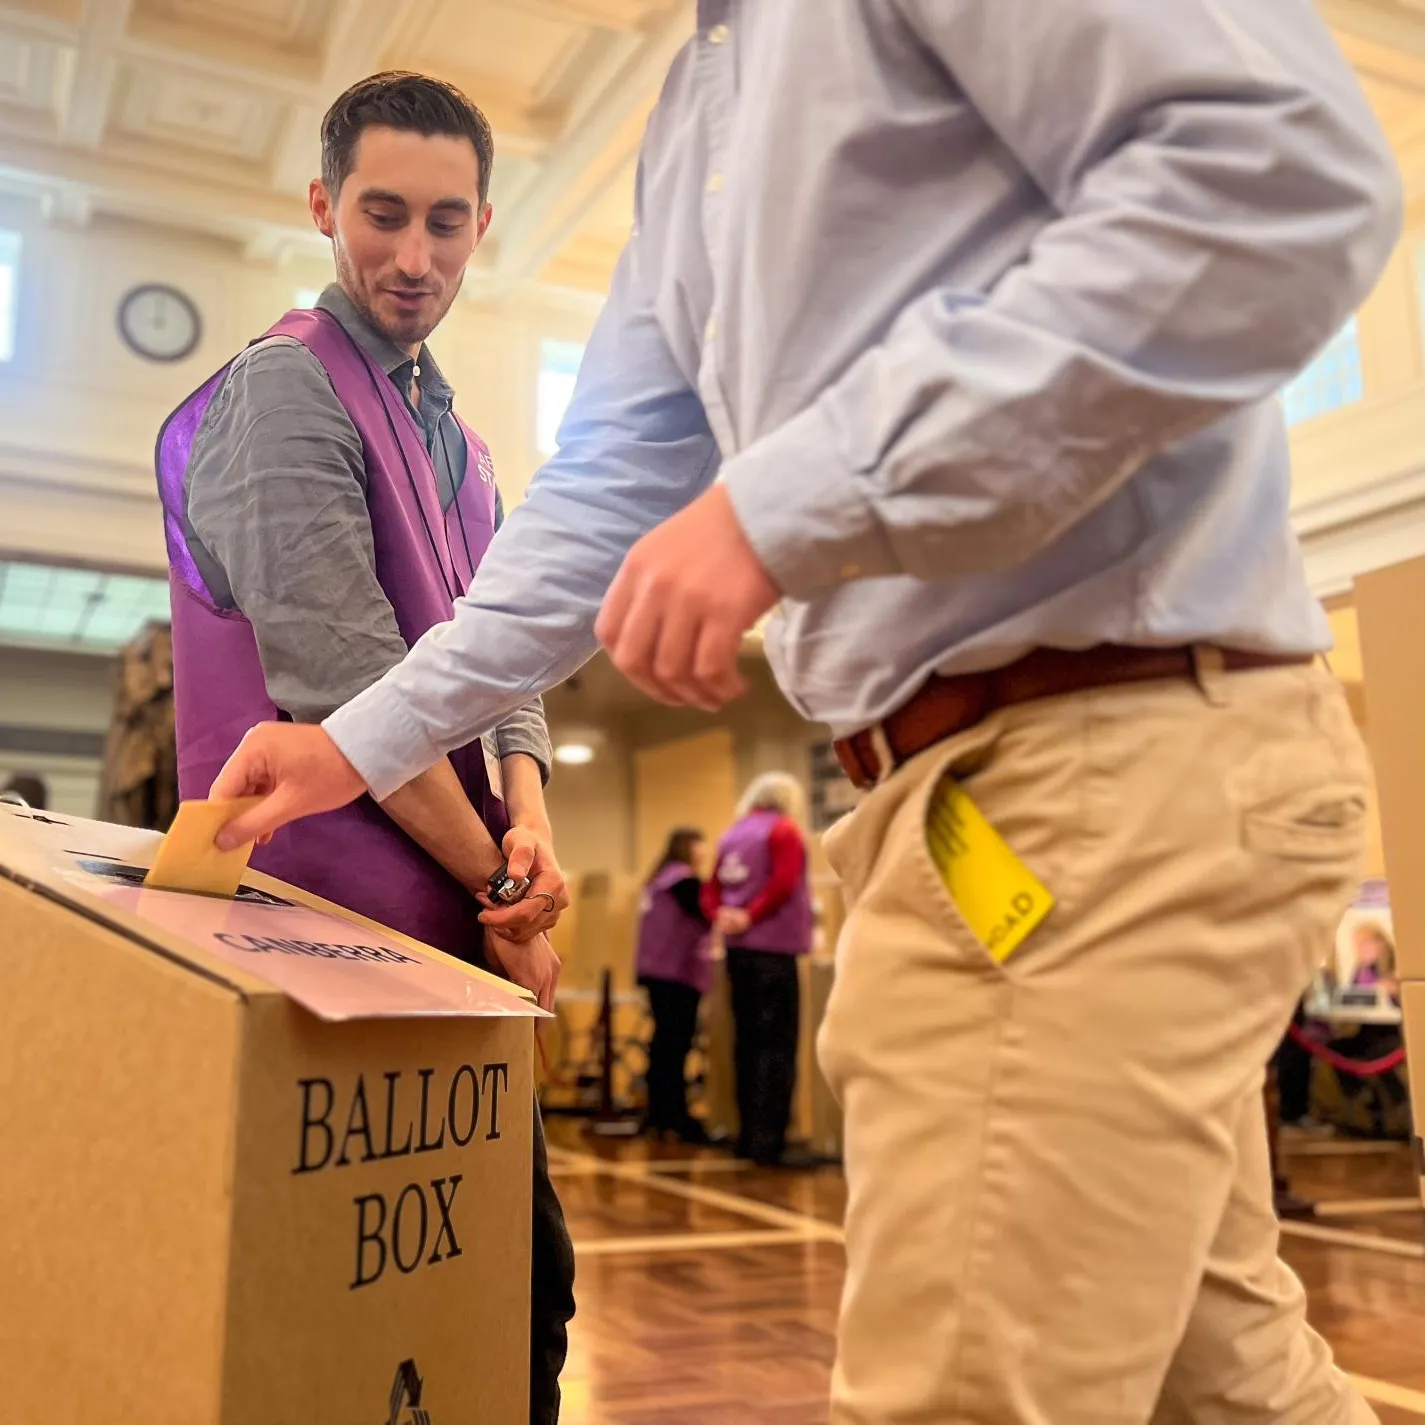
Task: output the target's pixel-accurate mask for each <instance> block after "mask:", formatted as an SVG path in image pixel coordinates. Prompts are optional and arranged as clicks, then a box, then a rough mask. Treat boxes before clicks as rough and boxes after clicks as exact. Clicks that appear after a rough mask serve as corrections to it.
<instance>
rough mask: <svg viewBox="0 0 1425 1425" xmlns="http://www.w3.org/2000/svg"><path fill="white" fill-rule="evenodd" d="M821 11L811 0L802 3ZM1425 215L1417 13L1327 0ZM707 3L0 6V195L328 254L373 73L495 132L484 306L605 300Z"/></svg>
mask: <svg viewBox="0 0 1425 1425" xmlns="http://www.w3.org/2000/svg"><path fill="white" fill-rule="evenodd" d="M805 3H808V4H811V3H815V0H805ZM1319 3H1320V6H1321V8H1322V10H1323V12H1324V13H1325V14H1326V17H1327V18H1328V20H1329V21H1330V22H1331V24H1332V25H1333V27H1334V28H1335V30H1336V32H1337V34H1338V35H1339V36H1340V37H1341V39H1342V43H1343V45H1345V47H1346V49H1347V53H1348V54H1349V55H1350V57H1351V59H1352V61H1353V63H1355V64H1356V66H1357V69H1358V70H1359V71H1360V72H1361V74H1362V76H1363V78H1364V79H1365V80H1366V84H1367V87H1368V89H1369V91H1370V93H1371V97H1372V99H1373V101H1374V102H1375V104H1376V107H1377V109H1378V111H1379V112H1380V114H1381V117H1382V119H1383V120H1384V121H1385V123H1386V124H1387V127H1388V128H1389V129H1390V130H1391V133H1392V136H1393V138H1394V139H1395V141H1396V144H1397V148H1398V149H1399V151H1400V152H1401V156H1402V162H1403V164H1404V165H1405V167H1406V169H1407V181H1408V186H1409V189H1410V192H1411V195H1412V197H1413V198H1416V199H1418V200H1420V201H1421V202H1422V203H1425V0H1319ZM695 9H696V7H695V4H694V0H0V191H3V190H11V191H19V192H23V193H26V194H31V195H34V194H38V195H39V196H40V197H41V199H42V201H43V203H44V205H45V209H46V211H47V212H48V213H49V215H50V216H51V218H52V219H53V220H54V221H56V222H63V223H71V224H84V223H87V222H89V221H91V220H92V218H93V217H94V216H95V215H96V214H97V215H109V214H114V215H119V216H122V217H127V218H138V219H142V220H144V221H148V222H156V223H160V224H163V225H166V226H170V227H174V228H178V229H183V230H188V231H193V232H201V233H205V234H213V235H217V236H220V237H224V238H227V239H230V240H233V241H236V242H238V243H240V244H241V245H242V248H243V250H244V251H245V253H246V255H247V256H248V257H249V258H251V259H254V260H259V261H267V262H273V261H281V260H282V259H283V258H284V257H285V256H287V255H288V254H290V253H293V252H301V251H303V250H305V249H309V248H310V249H312V250H316V244H317V239H316V238H315V235H314V234H313V232H312V228H311V223H310V219H309V218H308V215H307V211H306V203H305V196H304V195H305V191H306V186H307V183H308V181H309V179H310V178H311V177H312V175H313V174H314V173H315V171H316V168H317V158H318V145H317V128H318V124H319V122H320V119H321V115H322V113H323V112H324V110H325V109H326V106H327V105H328V104H329V103H330V101H331V100H332V99H333V98H334V97H335V95H336V94H337V93H339V92H340V90H341V89H342V88H344V87H345V86H346V85H347V84H349V83H351V82H352V81H353V80H355V79H358V78H360V77H361V76H363V75H365V74H368V73H371V72H373V71H374V70H377V69H381V68H409V69H420V70H424V71H427V72H429V73H432V74H436V75H438V76H440V77H441V78H444V79H448V80H450V81H452V82H453V83H456V84H458V85H459V86H460V87H461V88H463V89H464V90H465V91H466V92H467V93H469V94H470V96H471V97H472V98H473V99H474V100H475V101H476V103H478V104H479V105H480V106H481V108H482V109H484V110H485V112H486V114H487V115H488V116H489V118H490V121H491V123H492V125H493V126H494V129H495V135H496V147H497V158H496V164H495V176H494V185H493V194H492V196H493V199H494V203H495V209H496V216H495V225H494V227H493V229H492V231H491V237H490V239H489V240H488V241H487V243H486V245H485V246H483V247H482V248H481V249H480V252H479V253H478V254H477V259H476V265H475V268H474V270H473V272H472V281H471V282H470V283H469V284H468V286H469V289H470V291H471V294H472V295H474V296H477V297H478V296H480V295H484V294H487V293H489V292H490V291H491V290H495V291H500V290H507V289H509V288H512V287H515V286H518V285H519V284H522V283H525V282H528V281H533V280H539V281H544V282H552V283H557V284H559V285H563V286H575V287H583V288H586V289H589V290H591V291H602V290H604V289H605V288H606V286H607V284H608V280H609V276H610V274H611V272H612V268H613V263H614V261H615V259H616V257H617V254H618V250H619V247H620V245H621V244H622V242H623V239H624V237H625V236H626V234H627V232H628V226H629V218H630V210H631V206H632V172H633V160H634V156H635V152H636V149H637V145H638V141H639V138H640V136H641V133H642V130H643V125H644V122H645V120H646V117H647V114H648V111H649V109H650V108H651V107H652V104H653V101H654V98H655V96H656V94H657V92H658V88H659V85H660V83H661V80H662V77H663V74H664V71H665V70H666V68H667V65H668V62H669V60H670V59H671V57H672V55H673V54H674V53H675V51H676V50H677V48H678V47H679V46H680V45H681V44H682V43H683V42H684V40H685V39H686V38H687V37H688V36H689V35H690V34H691V33H692V29H693V24H694V16H695Z"/></svg>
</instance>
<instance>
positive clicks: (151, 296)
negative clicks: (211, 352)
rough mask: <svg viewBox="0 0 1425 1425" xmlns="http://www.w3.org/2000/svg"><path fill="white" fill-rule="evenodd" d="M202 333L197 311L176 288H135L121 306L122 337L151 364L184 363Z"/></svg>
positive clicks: (120, 323) (126, 296)
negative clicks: (154, 362)
mask: <svg viewBox="0 0 1425 1425" xmlns="http://www.w3.org/2000/svg"><path fill="white" fill-rule="evenodd" d="M202 332H203V324H202V322H201V320H200V319H199V317H198V309H197V307H195V306H194V305H193V303H192V302H190V301H189V300H188V298H187V297H185V296H184V295H183V293H182V292H179V291H178V290H176V289H175V288H173V287H164V286H162V285H161V284H157V283H150V284H148V285H146V286H143V287H135V288H134V289H133V291H131V292H129V293H127V294H126V295H125V297H124V299H123V301H122V302H120V303H119V335H120V336H121V337H123V339H124V342H125V344H126V345H127V346H128V347H129V349H130V350H131V351H134V352H137V353H138V355H140V356H143V357H146V358H147V359H148V360H149V361H182V360H183V358H184V357H185V356H189V355H191V354H192V352H193V349H194V347H196V346H197V345H198V338H199V337H200V336H201V335H202Z"/></svg>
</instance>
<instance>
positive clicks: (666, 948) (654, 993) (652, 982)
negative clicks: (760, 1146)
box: [634, 827, 712, 1144]
mask: <svg viewBox="0 0 1425 1425" xmlns="http://www.w3.org/2000/svg"><path fill="white" fill-rule="evenodd" d="M705 850H706V841H705V840H704V837H703V834H702V832H701V831H696V830H693V829H692V828H690V827H681V828H679V829H678V830H677V831H674V832H673V833H672V834H671V835H670V836H669V838H668V845H667V846H666V847H665V848H664V851H663V856H662V859H661V860H660V861H659V862H658V865H657V867H656V868H655V870H654V872H653V874H652V876H650V877H649V879H648V884H647V885H646V886H645V887H644V888H643V904H642V906H641V907H640V914H639V922H638V955H637V959H636V961H635V966H634V968H635V971H636V973H637V975H638V983H639V984H640V985H642V986H643V987H644V989H646V990H647V991H648V1007H649V1009H650V1010H651V1011H652V1014H653V1039H652V1041H651V1042H650V1044H649V1046H648V1118H647V1120H646V1123H645V1127H646V1128H647V1130H648V1131H649V1132H650V1133H655V1134H663V1133H668V1134H672V1135H674V1136H675V1137H677V1138H680V1139H682V1141H683V1142H685V1143H699V1144H701V1143H707V1142H708V1141H709V1139H708V1133H707V1130H706V1129H705V1128H704V1127H703V1125H702V1124H701V1123H700V1122H699V1121H698V1120H697V1119H696V1118H694V1117H693V1116H692V1114H691V1113H689V1112H688V1082H687V1062H688V1054H689V1053H690V1052H691V1050H692V1047H693V1038H694V1036H695V1035H696V1033H697V1028H698V1006H699V1004H700V1003H701V1002H702V998H703V996H704V995H705V994H706V993H707V992H708V990H709V989H710V988H711V987H712V923H711V921H710V920H709V918H708V916H707V914H706V913H705V912H704V910H703V907H702V891H703V882H702V879H701V870H702V863H703V856H704V854H705Z"/></svg>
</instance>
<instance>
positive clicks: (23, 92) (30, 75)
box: [0, 31, 73, 112]
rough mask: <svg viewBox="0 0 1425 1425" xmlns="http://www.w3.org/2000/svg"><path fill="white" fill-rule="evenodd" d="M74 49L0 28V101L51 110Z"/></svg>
mask: <svg viewBox="0 0 1425 1425" xmlns="http://www.w3.org/2000/svg"><path fill="white" fill-rule="evenodd" d="M72 62H73V51H72V50H71V49H69V48H68V47H67V46H65V45H61V44H59V43H57V42H55V41H52V40H43V39H24V38H20V37H19V36H8V35H6V34H5V33H4V32H3V31H0V104H4V105H8V106H10V107H12V108H17V109H33V110H39V111H45V112H54V110H55V108H56V106H57V104H58V103H59V94H60V90H61V87H62V84H63V81H64V75H65V72H66V67H67V66H68V65H69V64H71V63H72Z"/></svg>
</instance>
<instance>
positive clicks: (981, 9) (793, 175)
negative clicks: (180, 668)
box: [327, 0, 1400, 796]
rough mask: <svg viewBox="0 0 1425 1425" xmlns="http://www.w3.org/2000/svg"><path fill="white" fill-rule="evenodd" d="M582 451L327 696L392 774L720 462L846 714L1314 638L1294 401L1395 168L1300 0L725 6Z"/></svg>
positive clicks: (353, 751)
mask: <svg viewBox="0 0 1425 1425" xmlns="http://www.w3.org/2000/svg"><path fill="white" fill-rule="evenodd" d="M698 21H699V24H698V34H697V36H696V38H695V39H694V40H693V41H692V42H691V43H690V44H689V45H688V47H687V48H686V49H685V50H684V51H683V52H682V53H681V54H680V56H679V57H678V59H677V60H676V62H675V63H674V65H673V68H672V71H671V72H670V74H669V77H668V82H667V86H666V88H665V90H664V93H663V96H662V98H661V100H660V102H659V104H658V107H657V110H656V112H655V113H654V115H653V118H652V121H651V123H650V126H649V130H648V134H647V137H646V140H645V144H644V148H643V153H642V156H641V166H640V182H639V194H638V211H637V215H636V223H635V232H634V236H633V238H632V239H631V241H630V242H629V245H628V247H627V249H626V251H625V252H624V254H623V257H622V260H621V261H620V263H619V267H618V272H617V275H616V277H615V279H614V284H613V289H612V292H611V294H610V297H609V301H608V304H607V306H606V307H605V309H604V312H603V314H602V316H601V317H600V320H599V322H598V325H597V328H596V330H595V332H594V334H593V337H592V339H591V341H590V343H589V347H588V350H587V353H586V355H585V358H584V363H583V369H582V370H581V372H580V375H579V381H578V386H577V389H576V391H575V395H574V398H573V401H572V403H571V406H570V410H569V414H568V417H567V419H566V421H565V423H564V427H563V430H562V431H561V435H560V449H559V453H558V454H557V455H556V456H555V457H554V458H553V459H552V460H550V461H549V463H548V464H546V465H545V466H544V468H543V469H542V470H541V471H540V472H539V474H538V475H537V476H536V477H535V479H534V481H533V483H532V485H531V487H530V491H529V498H528V499H527V501H526V502H525V503H524V504H523V505H522V506H521V507H520V508H519V509H518V510H516V511H515V512H514V513H513V514H512V515H511V516H510V518H509V519H508V520H507V521H506V524H505V528H504V529H503V531H502V532H501V534H500V535H499V537H498V538H497V539H496V540H495V542H494V544H493V546H492V547H491V549H490V552H489V554H488V555H487V556H486V558H485V561H484V563H483V564H482V565H481V567H480V571H479V574H478V576H477V577H476V579H475V582H474V583H473V585H472V586H471V588H470V591H469V594H468V596H467V597H466V598H465V599H464V600H463V601H462V602H461V603H460V604H459V605H458V607H457V611H456V616H455V618H454V620H453V621H452V622H451V623H448V624H445V625H443V626H441V627H440V628H438V629H435V630H432V632H431V633H430V634H428V635H427V636H426V637H425V638H424V639H423V640H422V641H421V642H420V644H419V645H418V646H417V647H416V648H415V649H414V650H413V651H412V653H411V654H410V656H409V657H408V658H407V659H406V660H405V662H404V663H403V664H401V665H400V666H399V667H398V668H396V669H395V670H393V671H392V672H391V673H390V674H389V675H387V676H386V677H385V678H384V679H382V680H381V681H380V682H379V683H377V684H375V685H374V686H373V687H372V688H370V689H369V690H368V691H367V692H365V693H363V694H362V695H361V696H359V697H358V698H356V699H355V700H354V701H353V702H351V703H349V704H348V705H347V706H346V707H345V708H343V709H342V710H340V711H339V712H337V713H336V714H335V715H333V717H332V718H331V719H330V720H329V721H328V723H327V727H328V729H329V731H330V732H331V734H332V736H333V737H334V738H335V740H336V742H337V744H338V745H339V746H340V747H341V748H342V750H343V751H344V752H345V753H346V755H347V756H348V757H349V758H350V759H351V761H352V762H353V763H354V764H355V766H356V767H357V768H358V770H359V771H360V772H361V773H362V775H363V776H364V777H365V778H366V780H367V781H368V783H369V784H370V785H371V786H372V788H373V790H374V791H375V792H376V794H377V795H378V796H384V795H386V794H388V793H389V792H390V791H392V790H394V789H395V788H396V787H397V786H399V785H401V784H402V783H403V782H405V781H406V780H407V779H409V778H410V777H411V776H413V775H415V774H416V773H417V772H418V771H420V770H421V769H422V768H423V767H425V766H426V765H427V764H429V763H430V762H432V761H433V760H434V759H435V758H436V757H437V756H439V755H440V754H441V753H443V752H444V751H446V750H447V749H449V748H451V747H454V746H457V745H459V744H461V743H464V742H468V741H469V740H470V739H471V738H472V737H473V736H474V735H475V734H477V733H479V732H481V731H483V730H485V729H488V728H489V727H491V726H492V725H494V724H495V723H497V722H498V721H499V720H500V719H501V718H502V717H503V716H504V715H505V714H507V713H509V712H510V711H512V710H513V709H515V708H516V707H518V706H520V705H521V704H522V703H524V702H525V701H527V700H528V699H529V698H530V696H531V695H533V694H534V693H537V692H539V691H541V690H543V689H545V688H547V687H549V686H550V685H552V684H553V683H556V682H558V681H560V680H561V679H563V678H565V677H566V676H568V675H569V674H570V673H572V672H573V671H574V670H575V669H576V668H577V667H578V666H579V664H580V663H581V662H583V661H584V660H585V659H586V658H588V657H589V655H590V654H591V653H592V652H593V651H594V648H595V642H594V637H593V632H592V629H593V623H594V619H595V616H596V614H597V612H598V608H599V605H600V602H601V600H602V597H603V595H604V593H605V591H606V589H607V588H608V585H609V583H610V581H611V580H612V578H613V576H614V574H615V573H616V571H617V569H618V566H619V564H620V562H621V560H622V558H623V556H624V554H625V553H626V551H627V550H628V548H629V547H630V545H632V544H633V542H634V541H635V540H636V539H637V538H638V537H639V536H640V535H642V534H643V533H644V532H645V531H647V530H648V529H650V528H652V527H653V526H654V525H656V524H658V523H659V522H661V521H662V520H663V519H665V518H667V517H668V516H669V515H671V514H673V513H674V512H675V511H677V510H679V509H681V508H682V507H683V506H684V505H686V504H687V503H688V502H689V501H690V500H691V499H693V497H694V496H696V495H697V494H698V493H699V492H700V491H702V490H703V489H704V488H706V486H707V485H708V484H709V482H711V481H712V480H714V479H717V478H720V479H722V480H723V481H725V482H726V486H727V489H728V492H729V494H730V496H731V499H732V502H733V505H734V508H735V509H736V511H737V514H738V517H739V519H740V520H741V522H742V524H743V526H744V528H745V530H746V532H747V535H748V537H749V538H750V540H751V541H752V544H753V545H754V547H755V548H756V550H757V552H758V554H759V555H760V556H761V558H762V560H763V561H764V563H765V564H766V566H767V568H768V569H769V570H770V571H771V573H772V575H773V577H774V578H775V579H776V581H777V583H778V585H779V586H780V587H781V589H782V590H783V591H784V593H785V596H786V597H785V599H784V601H783V603H782V605H781V607H780V609H779V610H778V612H777V614H776V615H775V616H774V617H773V619H772V621H771V624H770V627H769V629H768V632H767V651H768V656H769V658H770V659H771V661H772V664H773V667H774V670H775V672H776V674H777V678H778V680H779V682H780V683H781V685H782V687H783V689H784V690H785V691H786V693H787V695H788V697H789V698H790V699H791V700H792V701H793V703H795V704H796V706H797V707H798V708H799V709H800V710H801V711H802V712H803V713H805V714H806V715H807V716H808V717H809V718H812V719H816V720H819V721H824V722H826V723H829V724H830V725H831V726H832V728H833V729H834V730H835V731H836V732H838V733H845V732H849V731H852V730H854V729H857V728H860V727H863V726H865V725H867V724H868V723H871V722H873V721H874V720H876V719H878V718H880V717H882V716H883V715H884V714H886V713H887V712H889V711H890V710H891V709H893V708H894V707H896V706H897V705H899V704H900V703H901V702H903V701H904V700H905V699H906V698H908V697H909V696H910V695H911V693H912V692H914V690H915V689H916V687H917V686H918V685H919V684H920V683H921V682H922V681H923V680H924V678H925V677H926V676H927V675H928V674H929V673H931V672H932V671H935V670H939V671H942V672H958V671H967V670H974V669H980V668H985V667H991V666H998V665H1000V664H1003V663H1006V662H1008V661H1010V660H1011V659H1013V658H1015V657H1017V656H1019V655H1021V654H1023V653H1025V652H1026V651H1028V650H1029V649H1031V648H1033V647H1035V646H1052V647H1058V648H1070V649H1073V648H1083V647H1086V646H1088V645H1092V644H1097V643H1103V642H1112V643H1124V644H1139V645H1161V644H1169V645H1171V644H1183V643H1188V642H1192V641H1199V640H1201V641H1212V642H1215V643H1218V644H1221V645H1227V646H1232V647H1236V648H1243V649H1252V650H1259V651H1260V650H1276V651H1282V652H1312V651H1315V650H1318V649H1321V648H1324V647H1325V646H1326V645H1327V641H1328V640H1327V632H1326V627H1325V623H1324V619H1323V617H1322V614H1321V611H1320V609H1319V607H1318V606H1317V604H1316V602H1315V601H1314V600H1313V599H1312V597H1311V595H1310V593H1309V592H1308V589H1307V586H1306V582H1305V578H1304V576H1303V571H1302V563H1301V556H1300V553H1299V550H1298V548H1297V545H1296V542H1295V540H1294V538H1293V536H1292V533H1291V530H1290V526H1289V522H1288V506H1289V499H1290V478H1289V469H1288V461H1287V444H1286V434H1285V430H1284V427H1283V422H1282V415H1281V411H1280V409H1279V406H1278V403H1277V401H1276V400H1275V399H1274V393H1275V392H1276V391H1277V389H1278V388H1279V387H1280V386H1281V385H1282V384H1283V383H1284V382H1285V381H1286V380H1288V379H1289V378H1290V377H1291V376H1292V375H1293V374H1294V373H1295V372H1296V371H1298V370H1299V369H1300V368H1301V367H1302V366H1303V365H1304V364H1305V363H1306V362H1307V361H1308V360H1309V359H1310V357H1311V356H1312V354H1313V353H1314V352H1315V351H1316V350H1317V349H1319V348H1320V347H1321V346H1322V345H1323V344H1324V343H1325V342H1326V341H1327V340H1328V339H1329V338H1330V337H1331V336H1332V335H1333V334H1334V333H1335V331H1336V330H1337V328H1338V327H1339V326H1340V325H1341V323H1342V322H1343V321H1344V320H1345V319H1346V317H1347V316H1348V315H1349V314H1350V313H1351V312H1352V311H1353V310H1354V309H1355V307H1356V306H1357V304H1358V303H1359V302H1360V301H1361V300H1362V298H1363V297H1365V295H1366V294H1367V293H1368V292H1369V290H1370V288H1371V287H1372V285H1373V284H1374V282H1375V280H1376V278H1377V277H1378V276H1379V274H1380V272H1381V269H1382V268H1383V266H1384V264H1385V262H1386V260H1387V258H1388V255H1389V253H1390V251H1391V249H1392V247H1393V246H1394V243H1395V241H1396V238H1397V235H1398V230H1399V221H1400V190H1399V179H1398V175H1397V173H1396V170H1395V165H1394V162H1393V159H1392V156H1391V152H1390V148H1389V146H1388V144H1387V142H1386V140H1385V138H1384V136H1383V135H1382V134H1381V132H1380V130H1379V129H1378V127H1377V125H1376V123H1375V121H1374V120H1373V118H1372V117H1371V114H1370V111H1369V109H1368V108H1367V105H1366V101H1365V99H1364V97H1363V95H1362V93H1361V90H1360V88H1359V86H1358V85H1357V83H1356V80H1355V78H1354V76H1353V75H1352V73H1351V70H1350V68H1349V67H1348V65H1347V64H1346V62H1345V60H1344V59H1343V58H1342V56H1341V54H1340V53H1339V51H1338V50H1337V48H1336V46H1335V44H1334V43H1333V41H1332V40H1331V38H1330V35H1329V34H1328V32H1327V30H1326V29H1325V27H1324V25H1323V23H1322V21H1321V20H1320V18H1319V17H1318V15H1317V13H1316V10H1315V7H1314V6H1313V5H1311V4H1309V3H1308V0H1160V3H1156V4H1152V3H1148V0H815V3H811V0H704V3H701V4H700V5H699V7H698Z"/></svg>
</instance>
